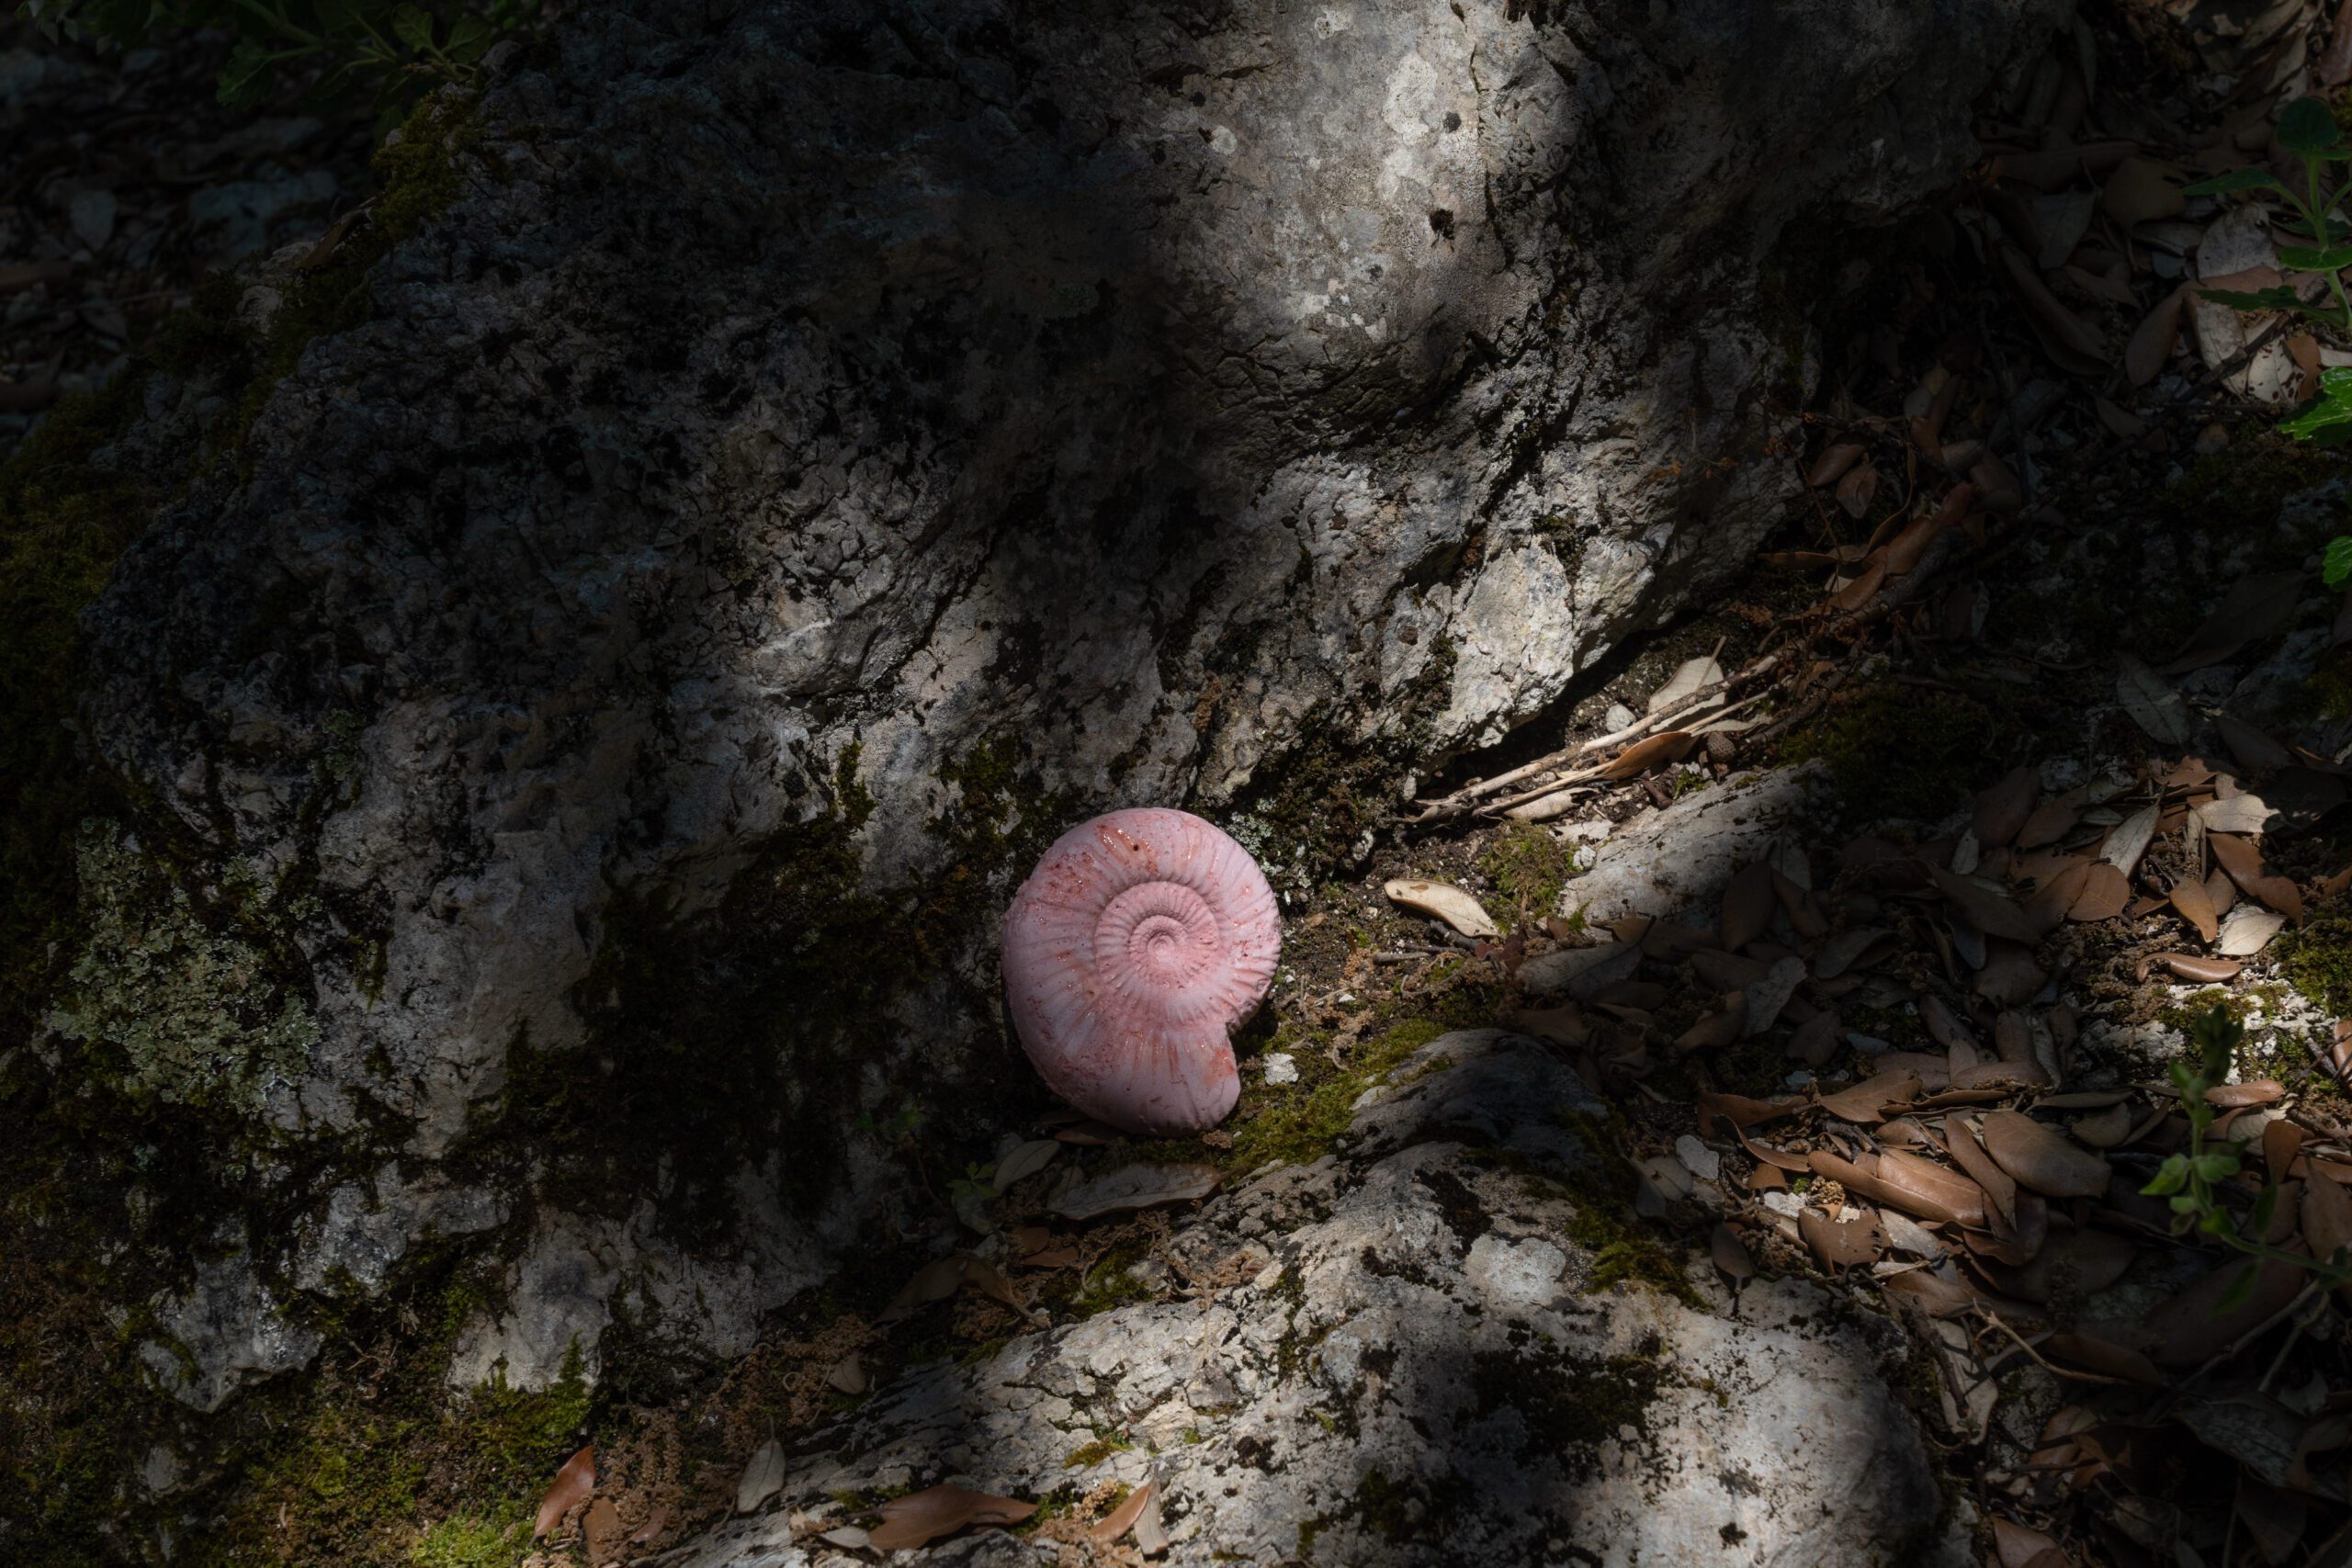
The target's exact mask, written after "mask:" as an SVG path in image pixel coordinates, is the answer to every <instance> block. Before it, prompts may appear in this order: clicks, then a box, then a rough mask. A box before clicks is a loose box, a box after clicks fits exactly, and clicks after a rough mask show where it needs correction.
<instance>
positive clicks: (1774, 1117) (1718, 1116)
mask: <svg viewBox="0 0 2352 1568" xmlns="http://www.w3.org/2000/svg"><path fill="white" fill-rule="evenodd" d="M1805 1103H1806V1102H1805V1101H1804V1100H1798V1099H1796V1098H1795V1097H1793V1096H1791V1097H1788V1098H1785V1099H1781V1100H1751V1099H1749V1098H1748V1097H1747V1095H1744V1094H1725V1093H1723V1092H1721V1091H1719V1090H1714V1089H1702V1090H1701V1091H1700V1093H1699V1135H1700V1136H1701V1137H1702V1138H1703V1137H1705V1136H1706V1135H1707V1134H1708V1133H1710V1132H1711V1131H1713V1128H1714V1125H1715V1123H1716V1122H1719V1121H1720V1122H1725V1123H1727V1124H1729V1125H1730V1127H1731V1128H1732V1129H1733V1130H1734V1131H1735V1132H1736V1131H1739V1130H1740V1129H1743V1128H1747V1127H1754V1126H1757V1125H1758V1124H1760V1123H1762V1122H1777V1121H1779V1120H1780V1119H1781V1117H1783V1116H1793V1115H1795V1114H1796V1113H1797V1112H1798V1111H1803V1110H1804V1108H1805ZM1791 1169H1793V1170H1802V1169H1804V1167H1803V1166H1802V1165H1799V1166H1792V1167H1791Z"/></svg>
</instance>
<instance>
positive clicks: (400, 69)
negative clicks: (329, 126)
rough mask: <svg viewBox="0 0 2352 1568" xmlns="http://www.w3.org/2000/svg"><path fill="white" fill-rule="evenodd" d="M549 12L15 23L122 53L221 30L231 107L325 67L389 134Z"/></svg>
mask: <svg viewBox="0 0 2352 1568" xmlns="http://www.w3.org/2000/svg"><path fill="white" fill-rule="evenodd" d="M545 9H546V4H545V0H442V3H440V4H426V5H419V4H414V3H413V0H397V3H395V0H19V4H18V5H17V15H18V16H20V17H25V18H27V19H28V20H30V21H32V22H33V23H35V24H36V25H38V26H39V27H40V28H41V30H42V31H43V32H44V33H46V34H47V35H48V36H49V37H50V38H51V39H60V38H73V39H79V40H82V41H85V42H88V43H91V44H94V45H96V46H98V47H101V48H114V49H124V50H129V49H138V48H141V47H143V46H146V45H149V44H161V43H163V42H164V41H165V40H166V39H168V38H169V37H170V36H171V35H172V34H175V33H180V32H186V31H187V30H189V29H192V28H220V29H221V30H222V31H225V32H227V33H228V34H229V35H230V36H231V37H232V39H233V40H234V41H233V43H232V47H231V50H230V53H229V62H228V64H227V65H226V66H224V67H223V68H222V69H221V72H220V101H221V102H222V103H223V104H225V105H227V106H228V107H232V108H249V107H253V106H254V105H255V104H257V103H259V102H260V101H261V100H262V98H263V97H264V96H266V94H267V93H268V92H269V91H270V90H271V88H272V87H273V86H274V85H277V81H278V78H279V73H281V72H284V71H288V70H308V69H311V68H316V69H317V70H318V73H319V74H318V77H317V80H316V82H315V83H314V85H313V91H314V92H315V93H317V94H318V95H319V96H323V97H328V98H332V97H335V96H341V95H343V94H344V93H346V92H351V91H356V90H360V89H362V88H365V89H368V90H371V91H372V92H373V94H374V96H375V98H376V104H377V108H378V112H379V117H380V118H381V119H382V120H383V121H384V122H385V123H386V124H387V125H390V124H396V123H398V121H399V119H400V118H401V117H402V116H404V115H405V114H406V113H407V111H408V109H409V108H410V107H411V106H412V105H413V103H414V102H415V100H416V98H417V97H418V96H420V95H421V94H423V93H424V91H426V90H427V89H428V88H431V87H433V86H435V85H439V84H441V83H444V82H458V83H468V84H469V83H471V82H472V80H473V78H474V74H475V73H476V71H477V70H478V69H479V68H480V66H481V58H482V56H483V55H485V54H487V53H488V52H489V51H490V48H491V46H492V44H494V43H496V42H497V41H498V40H499V39H502V38H510V37H516V36H535V35H536V34H537V31H538V28H539V27H540V25H541V23H542V21H543V19H544V14H545Z"/></svg>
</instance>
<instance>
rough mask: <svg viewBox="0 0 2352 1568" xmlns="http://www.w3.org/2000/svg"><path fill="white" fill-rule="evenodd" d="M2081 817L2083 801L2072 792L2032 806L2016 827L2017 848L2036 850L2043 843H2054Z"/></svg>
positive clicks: (2071, 830) (2072, 828)
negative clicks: (2031, 812)
mask: <svg viewBox="0 0 2352 1568" xmlns="http://www.w3.org/2000/svg"><path fill="white" fill-rule="evenodd" d="M2082 819H2083V803H2082V801H2081V799H2080V798H2078V797H2077V796H2076V795H2074V794H2073V793H2072V792H2069V793H2068V794H2065V795H2059V796H2057V797H2056V798H2054V799H2051V800H2045V801H2043V802H2042V803H2041V805H2040V806H2037V807H2034V808H2033V814H2032V815H2031V816H2030V817H2028V818H2026V819H2025V826H2024V827H2022V828H2020V829H2018V848H2019V849H2021V850H2038V849H2040V848H2041V847H2042V846H2043V845H2044V844H2054V843H2056V842H2057V841H2058V840H2061V839H2063V838H2064V837H2065V836H2066V835H2067V834H2069V833H2071V832H2073V831H2074V830H2075V824H2076V823H2077V822H2080V821H2081V820H2082Z"/></svg>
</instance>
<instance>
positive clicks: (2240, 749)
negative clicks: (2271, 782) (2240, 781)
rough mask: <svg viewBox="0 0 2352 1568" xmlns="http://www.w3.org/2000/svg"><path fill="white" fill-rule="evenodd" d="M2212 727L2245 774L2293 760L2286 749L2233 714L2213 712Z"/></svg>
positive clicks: (2267, 771) (2259, 771) (2277, 766)
mask: <svg viewBox="0 0 2352 1568" xmlns="http://www.w3.org/2000/svg"><path fill="white" fill-rule="evenodd" d="M2213 728H2214V729H2216V730H2217V731H2219V732H2220V734H2221V737H2222V744H2223V745H2225V746H2227V747H2228V748H2229V749H2230V755H2231V756H2233V757H2235V758H2236V759H2237V760H2238V762H2239V764H2240V765H2241V766H2243V767H2244V768H2245V771H2246V772H2247V773H2269V772H2270V771H2271V770H2272V769H2274V768H2283V767H2285V766H2287V764H2289V763H2290V762H2292V761H2294V760H2295V759H2294V755H2293V753H2291V752H2290V751H2289V750H2287V748H2285V747H2284V746H2281V745H2279V744H2278V741H2276V740H2273V739H2271V738H2270V737H2269V736H2267V735H2266V734H2264V733H2263V732H2262V731H2261V730H2259V729H2256V728H2255V727H2254V726H2252V725H2250V724H2248V723H2246V722H2245V720H2244V719H2242V718H2240V717H2238V716H2236V715H2234V714H2227V713H2222V714H2215V715H2214V716H2213Z"/></svg>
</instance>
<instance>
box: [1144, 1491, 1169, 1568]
mask: <svg viewBox="0 0 2352 1568" xmlns="http://www.w3.org/2000/svg"><path fill="white" fill-rule="evenodd" d="M1167 1550H1168V1529H1167V1527H1166V1526H1164V1525H1163V1524H1161V1523H1160V1519H1159V1490H1158V1488H1156V1487H1155V1488H1154V1489H1153V1491H1152V1494H1151V1501H1150V1502H1148V1503H1147V1504H1145V1505H1144V1510H1143V1512H1142V1513H1141V1514H1140V1515H1138V1516H1136V1551H1140V1552H1142V1553H1143V1554H1144V1555H1145V1556H1146V1557H1157V1556H1159V1554H1160V1553H1161V1552H1163V1551H1167Z"/></svg>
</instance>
